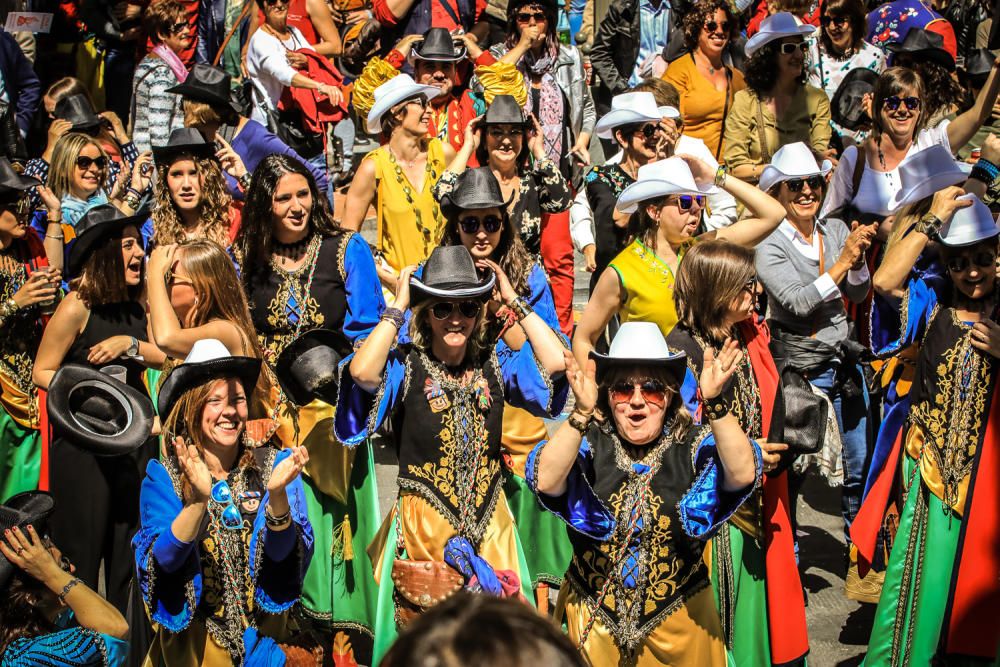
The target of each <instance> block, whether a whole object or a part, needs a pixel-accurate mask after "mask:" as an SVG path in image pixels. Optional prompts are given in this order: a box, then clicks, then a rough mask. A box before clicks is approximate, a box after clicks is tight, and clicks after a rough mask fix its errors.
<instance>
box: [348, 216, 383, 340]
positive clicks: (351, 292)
mask: <svg viewBox="0 0 1000 667" xmlns="http://www.w3.org/2000/svg"><path fill="white" fill-rule="evenodd" d="M341 269H342V275H343V276H344V291H345V293H346V295H347V310H346V312H345V313H344V335H345V336H346V337H347V339H348V340H349V341H351V344H352V345H355V346H357V345H358V344H359V343H360V341H363V340H364V339H365V338H367V337H368V334H370V333H371V332H372V329H374V328H375V326H376V325H377V324H378V322H379V318H380V317H382V311H384V310H385V298H384V297H383V296H382V284H381V282H379V279H378V273H377V272H376V271H375V258H374V257H372V251H371V249H370V248H369V247H368V243H366V242H365V239H364V237H362V236H361V234H351V237H350V238H349V239H348V240H347V247H346V249H345V251H344V265H343V266H342V267H341Z"/></svg>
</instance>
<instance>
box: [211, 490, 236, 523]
mask: <svg viewBox="0 0 1000 667" xmlns="http://www.w3.org/2000/svg"><path fill="white" fill-rule="evenodd" d="M211 497H212V501H213V502H214V503H216V504H218V505H221V506H222V512H221V513H220V514H219V517H220V520H221V522H222V526H223V527H224V528H225V529H226V530H240V529H241V528H243V515H242V514H240V511H239V510H238V509H236V505H235V504H234V503H233V492H232V489H230V488H229V482H227V481H226V480H224V479H220V480H219V481H218V482H216V483H215V484H213V485H212V494H211Z"/></svg>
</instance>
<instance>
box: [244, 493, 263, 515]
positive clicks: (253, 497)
mask: <svg viewBox="0 0 1000 667" xmlns="http://www.w3.org/2000/svg"><path fill="white" fill-rule="evenodd" d="M239 504H240V511H241V512H243V513H245V514H253V513H254V512H256V511H257V510H258V509H260V491H244V492H243V493H241V494H240V497H239Z"/></svg>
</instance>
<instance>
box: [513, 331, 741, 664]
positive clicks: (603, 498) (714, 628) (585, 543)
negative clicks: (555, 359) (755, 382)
mask: <svg viewBox="0 0 1000 667" xmlns="http://www.w3.org/2000/svg"><path fill="white" fill-rule="evenodd" d="M741 362H742V359H741V353H740V351H739V350H738V349H737V345H736V342H735V341H730V340H727V342H726V344H725V345H724V346H723V347H722V348H721V349H720V350H719V352H718V353H715V351H714V350H712V349H711V348H710V349H709V350H707V351H706V354H705V369H704V371H703V372H702V375H701V378H700V382H699V384H700V387H701V392H702V396H703V397H704V400H705V402H706V404H707V405H706V412H707V414H708V415H709V418H708V420H709V423H710V424H711V426H708V425H704V426H701V427H697V426H694V425H693V424H692V418H691V415H690V413H689V412H688V411H687V408H686V407H685V406H684V401H683V399H682V398H681V395H680V387H681V382H682V379H683V377H684V373H685V367H686V366H685V355H684V353H683V352H675V351H673V350H671V349H669V348H668V347H667V345H666V343H665V342H664V340H663V336H662V334H661V333H660V331H659V329H658V328H657V327H656V325H654V324H653V323H651V322H627V323H625V324H623V325H622V326H621V329H619V331H618V335H617V336H616V337H615V339H614V340H613V341H612V343H611V348H610V352H609V354H607V355H603V354H597V353H592V355H591V359H589V360H588V361H587V366H586V370H585V371H581V370H580V368H579V366H578V365H577V363H576V361H575V360H574V359H573V357H572V356H571V355H570V354H569V353H568V352H567V353H566V366H567V374H568V376H569V380H570V384H571V386H572V388H573V393H574V395H575V397H576V404H575V408H574V410H573V412H572V413H571V414H570V417H569V420H568V421H567V422H566V423H564V424H563V425H562V426H560V427H559V430H557V431H556V432H555V433H554V434H553V436H552V438H551V439H550V440H549V441H548V442H543V443H541V444H539V445H538V446H537V447H536V448H535V450H534V451H533V452H532V453H531V456H530V457H529V459H528V466H527V471H528V482H529V484H531V486H532V488H534V489H535V492H536V493H537V494H538V499H539V501H541V503H542V504H543V505H544V506H545V507H546V508H547V509H549V510H550V511H552V512H555V513H556V514H558V515H559V516H560V517H561V518H562V519H563V520H564V521H566V522H567V524H568V525H569V527H570V528H571V531H570V539H571V541H572V542H573V548H574V556H573V561H572V563H571V565H570V567H569V571H568V572H567V575H566V582H565V583H564V584H563V599H564V600H565V606H564V609H565V621H566V625H567V627H568V630H569V637H570V639H571V640H572V641H573V642H574V643H575V644H576V645H577V647H578V648H580V650H581V651H582V652H583V653H584V655H585V656H586V658H587V660H588V662H589V663H590V664H594V665H617V664H623V663H626V662H627V663H628V664H633V665H638V666H640V667H643V666H646V665H649V666H652V665H663V664H668V665H681V666H688V665H690V666H694V665H723V664H725V663H726V648H725V641H724V639H723V635H722V628H721V624H720V620H719V612H718V611H717V610H716V607H715V603H714V601H713V598H712V591H711V588H710V585H709V576H708V570H707V568H706V566H705V564H704V561H703V551H704V548H705V540H707V539H709V538H710V537H711V536H712V534H713V533H714V532H715V531H716V530H718V529H719V528H720V527H721V526H722V525H723V523H724V522H725V521H726V520H727V519H728V518H729V517H730V516H731V515H732V513H733V512H734V511H735V510H736V509H737V508H739V506H740V505H741V504H742V503H743V502H744V501H745V500H746V499H747V498H748V497H749V496H750V493H751V492H752V491H753V490H754V488H755V487H756V485H757V484H758V483H759V480H760V474H761V472H760V471H761V462H760V461H761V454H760V449H759V448H758V447H757V445H756V444H754V443H753V442H752V441H751V440H749V439H748V438H747V435H746V434H745V433H744V432H743V428H742V427H741V426H740V423H739V421H738V420H737V419H736V417H735V416H734V415H733V414H731V413H729V411H728V410H729V409H728V407H727V406H726V405H725V404H724V402H723V401H722V400H721V399H720V397H719V394H720V392H721V389H722V387H723V385H724V384H725V383H726V382H727V381H728V380H729V378H730V377H732V375H733V374H734V373H735V371H736V369H737V366H738V364H740V363H741ZM598 408H599V409H600V411H601V413H602V414H603V415H605V417H606V420H605V421H604V422H603V423H599V422H597V421H594V413H595V410H597V409H598Z"/></svg>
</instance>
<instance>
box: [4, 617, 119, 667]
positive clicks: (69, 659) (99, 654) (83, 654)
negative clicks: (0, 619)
mask: <svg viewBox="0 0 1000 667" xmlns="http://www.w3.org/2000/svg"><path fill="white" fill-rule="evenodd" d="M127 656H128V644H127V643H126V642H124V641H122V640H121V639H116V638H115V637H111V636H109V635H103V634H101V633H99V632H94V631H93V630H85V629H84V628H79V627H76V628H70V629H67V630H61V631H59V632H53V633H50V634H47V635H42V636H41V637H33V638H31V639H18V640H16V641H14V642H12V643H11V644H10V646H8V647H7V650H6V651H4V652H3V655H2V656H0V667H90V666H93V667H103V666H104V665H107V666H108V667H120V665H124V664H125V658H126V657H127Z"/></svg>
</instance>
